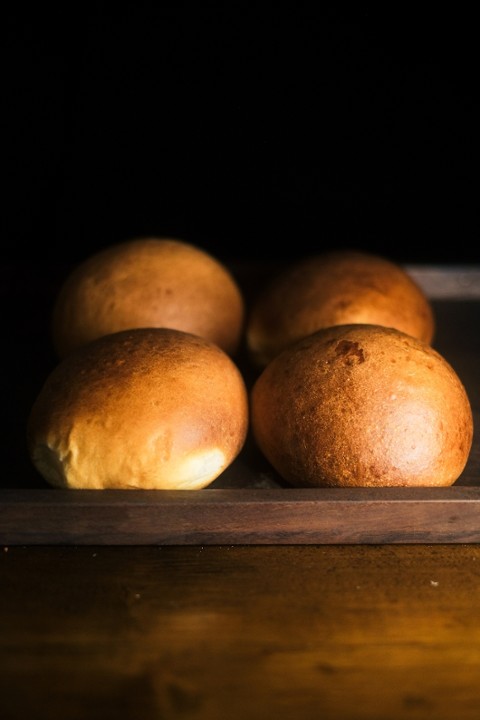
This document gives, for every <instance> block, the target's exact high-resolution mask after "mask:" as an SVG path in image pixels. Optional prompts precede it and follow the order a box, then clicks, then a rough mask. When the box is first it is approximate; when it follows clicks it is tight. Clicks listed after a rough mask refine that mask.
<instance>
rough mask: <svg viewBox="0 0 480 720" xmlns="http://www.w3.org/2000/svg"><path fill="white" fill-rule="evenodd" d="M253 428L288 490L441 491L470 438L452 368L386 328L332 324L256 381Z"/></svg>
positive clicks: (465, 403) (466, 408)
mask: <svg viewBox="0 0 480 720" xmlns="http://www.w3.org/2000/svg"><path fill="white" fill-rule="evenodd" d="M250 404H251V428H252V434H253V437H254V438H255V440H256V443H257V445H258V447H259V448H260V450H261V451H262V452H263V454H264V455H265V457H266V458H267V460H268V461H269V462H270V463H271V465H272V466H273V467H274V468H275V469H276V470H277V472H278V473H279V474H280V475H281V476H282V477H283V478H284V479H285V480H286V481H287V482H289V483H290V484H292V485H295V486H330V487H347V486H348V487H360V486H366V487H375V486H409V487H414V486H448V485H452V484H453V483H454V482H455V481H456V480H457V479H458V477H459V476H460V474H461V473H462V471H463V469H464V466H465V464H466V462H467V460H468V456H469V453H470V449H471V445H472V439H473V417H472V410H471V406H470V402H469V398H468V397H467V393H466V391H465V388H464V386H463V384H462V382H461V381H460V379H459V377H458V376H457V374H456V372H455V371H454V370H453V368H452V367H451V366H450V364H449V363H448V362H447V361H446V360H445V359H444V358H443V357H442V356H441V355H439V354H438V352H436V351H435V350H434V349H433V348H432V347H431V346H429V345H428V344H427V343H423V342H422V341H420V340H418V339H416V338H413V337H412V336H411V335H407V334H406V333H402V332H400V331H399V330H395V329H393V328H386V327H382V326H375V325H362V324H351V325H344V326H342V325H337V326H334V327H330V328H326V329H324V330H319V331H318V332H316V333H313V334H312V335H310V336H308V337H305V338H303V339H302V340H299V341H297V342H296V343H295V344H294V345H292V346H290V347H289V348H287V349H286V350H284V351H283V352H282V353H280V354H279V355H277V357H276V358H275V359H274V360H272V361H271V362H270V363H269V365H267V367H266V368H265V369H264V370H263V371H262V373H261V374H260V375H259V376H258V378H257V379H256V381H255V383H254V385H253V388H252V391H251V397H250Z"/></svg>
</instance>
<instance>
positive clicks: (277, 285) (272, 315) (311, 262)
mask: <svg viewBox="0 0 480 720" xmlns="http://www.w3.org/2000/svg"><path fill="white" fill-rule="evenodd" d="M349 323H367V324H373V325H385V326H386V327H393V328H396V329H397V330H401V331H403V332H406V333H408V334H409V335H412V336H413V337H416V338H418V339H420V340H422V341H423V342H427V343H429V344H431V342H432V340H433V336H434V331H435V319H434V315H433V310H432V307H431V304H430V302H429V300H428V298H427V297H426V296H425V294H424V293H423V291H422V289H421V288H420V287H419V286H418V285H417V284H416V282H415V281H414V280H413V278H412V277H410V275H408V273H407V272H406V271H405V270H404V269H403V268H402V267H401V266H399V265H397V264H396V263H393V262H391V261H390V260H388V259H386V258H383V257H380V256H377V255H373V254H370V253H365V252H358V251H350V250H339V251H332V252H328V253H322V254H319V255H314V256H312V257H308V258H304V259H302V260H300V261H299V262H297V263H295V264H294V265H292V266H290V267H288V268H287V269H286V270H284V271H283V272H282V273H280V274H279V275H278V276H276V277H275V278H273V279H272V281H271V282H270V284H269V285H268V286H267V287H266V288H265V289H264V291H263V292H262V293H261V294H259V296H258V297H257V299H256V300H255V302H254V303H253V305H252V307H251V311H250V315H249V318H248V321H247V327H246V339H247V347H248V349H249V354H250V356H251V359H252V361H253V362H254V364H255V365H256V366H258V367H264V366H265V365H266V364H267V363H268V362H269V361H270V360H272V358H273V357H275V355H277V354H278V353H279V352H280V351H281V350H283V349H284V348H286V347H287V346H288V345H290V344H291V343H292V342H295V341H296V340H299V339H300V338H302V337H305V336H306V335H309V334H310V333H312V332H315V331H316V330H320V329H321V328H324V327H329V326H331V325H345V324H349Z"/></svg>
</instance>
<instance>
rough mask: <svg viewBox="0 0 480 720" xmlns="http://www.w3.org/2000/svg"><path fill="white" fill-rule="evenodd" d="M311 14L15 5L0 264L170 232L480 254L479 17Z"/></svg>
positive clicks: (200, 6) (225, 250)
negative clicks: (479, 214)
mask: <svg viewBox="0 0 480 720" xmlns="http://www.w3.org/2000/svg"><path fill="white" fill-rule="evenodd" d="M318 5H319V7H321V4H318ZM315 7H316V4H313V5H312V6H311V5H310V4H309V3H308V4H305V5H302V4H301V3H286V4H283V5H282V4H280V3H273V2H270V3H236V2H231V3H208V2H207V3H196V4H192V5H191V6H189V5H185V4H183V3H181V2H176V3H161V2H159V3H150V4H149V3H143V4H142V3H136V4H135V5H133V4H131V6H128V4H127V5H125V6H122V5H121V4H119V5H118V6H116V5H113V4H112V6H107V4H106V3H102V2H98V3H94V4H93V3H92V4H90V5H89V4H88V3H82V4H78V6H77V5H76V4H75V3H74V4H64V5H59V6H58V7H56V8H55V9H53V8H50V9H49V8H47V9H46V8H45V7H44V6H43V4H42V5H41V6H40V7H39V8H37V9H33V10H31V11H25V9H13V10H10V11H9V14H8V21H7V23H6V25H5V28H6V32H5V33H4V42H3V50H4V53H5V58H4V62H3V73H4V79H3V91H2V92H3V98H4V102H3V107H4V112H3V118H4V159H5V164H4V178H5V179H6V185H7V190H6V192H4V195H3V201H4V212H3V221H4V228H3V231H2V239H1V243H2V245H1V250H2V254H3V260H4V261H5V260H8V261H12V262H17V261H18V262H27V261H30V262H31V263H32V264H33V265H40V264H42V263H43V264H45V265H47V266H48V265H52V264H58V265H62V266H63V265H64V264H65V263H71V262H76V261H78V260H80V259H82V258H84V257H85V256H86V255H88V254H89V253H91V252H93V251H95V250H97V249H100V248H101V247H103V246H105V245H108V244H111V243H113V242H117V241H120V240H124V239H128V238H131V237H134V236H140V235H159V236H160V235H170V236H176V237H181V238H183V239H185V240H189V241H192V242H195V243H198V244H199V245H201V246H203V247H204V248H206V249H208V250H210V251H212V252H214V253H216V254H217V255H218V256H219V257H221V258H225V259H231V258H232V259H237V258H241V259H252V260H256V259H262V260H265V259H266V260H268V259H269V258H271V257H274V258H276V259H278V258H286V259H289V258H293V257H296V256H298V255H301V254H305V253H307V252H316V251H318V250H323V249H326V248H330V247H332V246H350V247H353V246H355V247H362V248H364V249H369V250H372V251H378V252H382V253H384V254H388V255H389V256H391V257H392V258H394V259H397V260H399V261H401V262H421V263H423V262H425V263H442V262H448V263H471V262H475V263H476V262H478V261H479V251H478V223H477V219H478V218H477V207H478V154H477V152H476V142H477V136H478V132H479V127H480V126H479V118H478V112H477V108H476V102H477V96H478V52H477V44H478V38H477V32H476V27H477V26H476V23H475V22H474V18H473V16H472V17H469V16H468V15H466V16H461V15H460V14H457V15H455V16H454V17H452V16H451V10H448V11H444V12H445V14H444V15H443V16H441V15H440V11H439V10H438V8H436V7H435V11H433V10H432V11H428V12H427V11H425V13H424V16H421V15H419V13H418V12H417V11H415V12H413V11H412V10H411V9H409V11H408V12H407V11H402V10H403V6H397V12H398V14H396V13H395V12H394V11H392V10H390V11H389V12H388V13H387V12H385V11H383V12H382V11H378V10H377V9H375V10H370V9H369V6H368V5H361V8H360V9H359V10H358V11H357V12H351V13H347V12H341V11H338V10H337V11H334V10H326V9H325V7H323V9H318V8H317V9H315ZM398 8H401V10H399V9H398Z"/></svg>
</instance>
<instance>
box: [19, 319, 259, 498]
mask: <svg viewBox="0 0 480 720" xmlns="http://www.w3.org/2000/svg"><path fill="white" fill-rule="evenodd" d="M247 427H248V395H247V390H246V387H245V383H244V380H243V377H242V375H241V373H240V371H239V369H238V368H237V365H236V364H235V363H234V361H233V360H232V359H231V358H230V356H229V355H227V354H226V353H225V352H224V351H223V350H221V349H220V348H219V347H218V346H217V345H215V344H214V343H210V342H208V341H207V340H205V339H203V338H200V337H198V336H194V335H191V334H189V333H184V332H182V331H179V330H171V329H162V328H143V329H142V328H137V329H133V330H125V331H122V332H119V333H114V334H110V335H105V336H103V337H102V338H99V339H97V340H94V341H92V342H91V343H89V344H86V345H84V346H83V347H82V348H80V349H78V350H77V351H75V352H73V353H70V354H69V355H68V357H66V358H64V359H63V360H62V361H60V363H59V364H58V365H57V366H56V368H55V369H54V370H53V371H52V373H51V374H50V376H49V377H48V378H47V379H46V381H45V384H44V385H43V387H42V389H41V391H40V393H39V395H38V397H37V398H36V400H35V403H34V405H33V407H32V410H31V413H30V416H29V420H28V425H27V438H28V447H29V453H30V457H31V459H32V462H33V464H34V465H35V467H36V468H37V470H38V471H39V472H40V474H41V475H42V476H43V477H44V478H45V480H47V482H48V483H50V484H51V485H53V486H56V487H65V488H82V489H87V488H89V489H104V488H113V489H116V488H118V489H130V488H138V489H166V490H170V489H178V490H198V489H200V488H203V487H205V486H207V485H208V484H210V483H211V482H212V481H213V480H215V478H216V477H218V475H220V473H222V472H223V471H224V470H225V469H226V468H227V467H228V466H229V465H230V464H231V463H232V462H233V460H234V459H235V458H236V456H237V455H238V453H239V452H240V450H241V449H242V446H243V444H244V442H245V437H246V433H247Z"/></svg>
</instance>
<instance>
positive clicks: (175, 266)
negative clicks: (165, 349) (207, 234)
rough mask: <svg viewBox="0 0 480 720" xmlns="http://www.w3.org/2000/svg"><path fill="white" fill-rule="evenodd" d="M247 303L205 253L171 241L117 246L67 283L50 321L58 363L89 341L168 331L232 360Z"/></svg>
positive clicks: (87, 263) (95, 257) (93, 258)
mask: <svg viewBox="0 0 480 720" xmlns="http://www.w3.org/2000/svg"><path fill="white" fill-rule="evenodd" d="M244 314H245V308H244V298H243V295H242V293H241V290H240V288H239V286H238V284H237V282H236V280H235V278H234V277H233V275H232V274H231V273H230V272H229V270H228V269H227V268H226V267H225V266H224V265H223V264H222V263H221V262H219V261H218V260H217V259H216V258H214V257H212V256H211V255H209V254H208V253H206V252H205V251H203V250H201V249H200V248H198V247H196V246H194V245H191V244H189V243H186V242H183V241H181V240H176V239H170V238H138V239H134V240H130V241H127V242H124V243H120V244H117V245H113V246H111V247H109V248H106V249H105V250H102V251H100V252H98V253H96V254H94V255H92V256H91V257H89V258H87V259H86V260H85V261H84V262H83V263H81V264H80V265H78V266H77V267H76V268H74V270H73V271H72V272H71V273H70V275H69V276H68V277H67V278H66V280H65V282H64V284H63V286H62V287H61V288H60V291H59V293H58V296H57V298H56V301H55V304H54V307H53V313H52V338H53V344H54V347H55V350H56V352H57V355H58V356H59V357H60V358H63V357H65V356H66V355H67V354H68V353H70V352H72V350H75V349H76V348H77V347H80V346H81V345H84V344H85V343H87V342H90V340H94V339H95V338H97V337H101V336H102V335H106V334H108V333H114V332H118V331H120V330H128V329H130V328H137V327H167V328H174V329H177V330H183V331H185V332H190V333H193V334H196V335H200V336H201V337H205V338H206V339H207V340H211V341H212V342H215V343H216V344H217V345H219V347H221V348H222V349H223V350H225V352H227V353H229V354H230V355H234V354H235V353H236V351H237V349H238V347H239V344H240V340H241V336H242V333H243V329H244V328H243V325H244Z"/></svg>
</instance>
